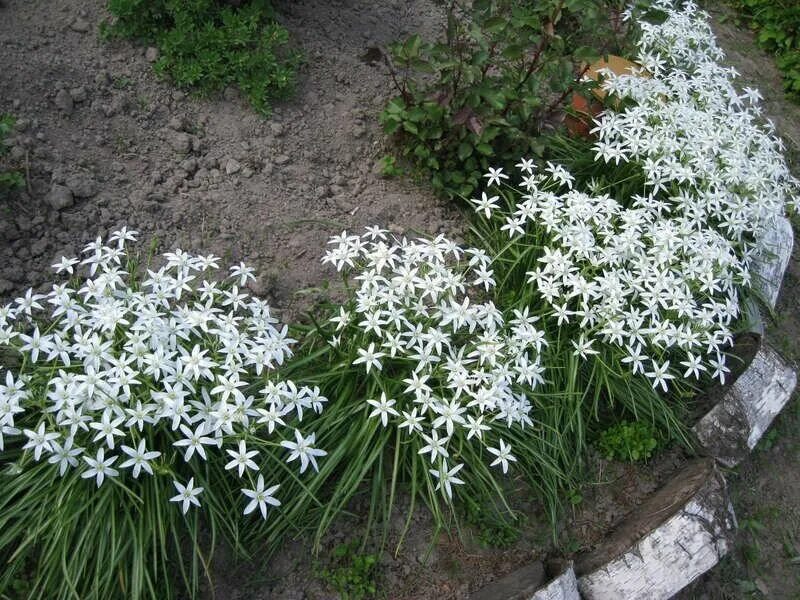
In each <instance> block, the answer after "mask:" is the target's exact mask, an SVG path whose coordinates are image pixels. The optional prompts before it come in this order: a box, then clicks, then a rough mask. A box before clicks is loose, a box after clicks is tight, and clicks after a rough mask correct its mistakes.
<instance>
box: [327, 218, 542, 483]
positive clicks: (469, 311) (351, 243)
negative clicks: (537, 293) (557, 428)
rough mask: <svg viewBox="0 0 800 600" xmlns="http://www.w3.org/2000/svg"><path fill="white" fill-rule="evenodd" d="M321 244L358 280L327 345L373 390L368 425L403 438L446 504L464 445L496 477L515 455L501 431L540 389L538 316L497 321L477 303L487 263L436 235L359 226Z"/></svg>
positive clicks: (484, 294)
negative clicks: (340, 350) (481, 456)
mask: <svg viewBox="0 0 800 600" xmlns="http://www.w3.org/2000/svg"><path fill="white" fill-rule="evenodd" d="M330 243H331V244H333V247H332V248H331V249H330V250H329V251H328V252H327V253H326V255H325V257H324V258H323V261H324V262H327V263H330V264H332V265H334V266H335V267H336V268H337V270H339V271H345V272H347V273H349V274H352V275H353V278H354V279H355V280H356V281H357V282H358V288H357V289H356V290H355V293H354V297H353V298H352V300H351V301H350V303H349V304H348V305H346V306H343V307H341V308H340V312H339V314H338V315H336V316H334V317H333V318H332V319H331V322H332V323H334V324H335V328H336V332H337V333H336V335H335V337H334V338H333V339H332V340H330V342H331V344H332V345H334V346H335V347H339V346H344V345H345V344H356V351H355V352H353V360H352V364H353V365H356V366H359V367H360V368H363V369H364V373H365V374H366V375H368V376H369V375H371V376H372V377H374V378H375V380H376V381H378V382H379V386H378V388H377V389H380V393H376V394H375V397H372V398H368V399H364V402H365V405H364V408H365V411H368V416H369V417H370V418H373V419H377V420H379V421H380V423H381V424H382V426H383V427H389V426H391V427H396V428H399V429H400V430H401V431H402V432H403V434H404V438H405V439H407V440H409V439H410V440H411V442H412V444H413V445H414V447H415V448H416V452H417V453H418V454H419V455H421V456H423V457H424V458H425V460H426V462H428V459H429V463H430V466H431V467H433V468H431V469H430V473H431V475H432V476H433V477H434V478H436V479H437V480H438V481H437V489H441V490H443V492H444V494H445V496H446V497H448V498H450V497H452V486H453V485H454V484H462V483H463V480H462V479H460V478H459V477H457V474H459V471H460V470H461V469H462V468H463V467H464V464H463V463H462V462H459V456H460V455H461V453H462V450H463V444H465V443H466V444H470V443H471V444H477V445H481V446H483V447H485V448H486V449H487V451H488V454H487V458H488V459H489V462H490V465H491V466H498V467H499V468H501V469H502V471H503V472H504V473H505V472H507V470H508V466H509V463H510V462H514V461H515V460H516V457H515V456H514V455H513V454H512V453H511V451H512V449H511V446H510V445H509V444H507V443H506V441H505V440H504V439H503V437H502V435H503V434H502V432H503V430H507V429H510V428H511V427H512V426H515V425H516V426H520V427H525V426H526V425H529V424H531V422H532V421H531V417H530V412H531V405H530V402H529V400H528V398H527V396H526V392H527V393H530V391H531V390H533V389H534V388H536V386H537V385H539V384H540V383H541V382H542V381H543V372H544V367H543V365H542V364H541V351H542V349H543V348H544V347H546V346H547V343H548V342H547V340H546V339H545V337H544V333H543V332H542V331H541V330H540V329H538V328H537V325H536V322H537V320H538V318H537V317H535V316H531V315H530V314H528V312H527V311H514V314H513V318H510V319H508V320H506V319H505V318H504V316H503V313H502V312H501V311H500V310H499V309H498V308H497V307H496V306H495V305H494V303H493V302H492V301H491V299H490V298H491V296H490V295H489V294H488V292H490V291H491V290H492V289H493V287H494V285H495V282H494V279H493V273H492V269H491V268H490V264H491V258H490V257H489V256H488V255H487V254H486V253H485V252H483V251H482V250H479V249H475V248H462V247H460V246H459V245H457V244H456V243H454V242H452V241H450V240H448V239H446V238H445V237H444V236H442V235H440V236H437V237H436V238H434V239H415V240H409V239H407V238H405V237H403V238H400V239H398V238H396V237H393V236H389V235H387V232H386V231H384V230H382V229H379V228H377V227H371V228H367V232H366V233H365V234H363V235H361V236H358V235H348V234H347V232H343V233H342V234H341V235H340V236H337V237H334V238H333V239H332V240H331V242H330ZM489 432H491V433H489ZM490 440H492V441H491V442H490Z"/></svg>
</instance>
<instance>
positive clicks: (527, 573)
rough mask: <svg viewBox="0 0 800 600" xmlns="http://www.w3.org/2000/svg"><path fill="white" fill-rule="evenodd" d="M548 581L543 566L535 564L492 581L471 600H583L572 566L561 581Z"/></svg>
mask: <svg viewBox="0 0 800 600" xmlns="http://www.w3.org/2000/svg"><path fill="white" fill-rule="evenodd" d="M546 581H547V577H546V575H545V571H544V567H543V566H542V563H540V562H536V563H533V564H530V565H526V566H524V567H522V568H520V569H517V570H516V571H514V572H512V573H509V574H508V575H506V576H505V577H502V578H501V579H498V580H497V581H493V582H492V583H490V584H489V585H487V586H485V587H483V588H481V589H480V590H478V591H477V592H475V593H474V594H472V595H471V596H470V600H581V596H580V594H579V593H578V581H577V579H576V578H575V571H574V570H573V568H572V564H571V563H570V564H569V565H567V567H566V568H565V569H564V570H563V571H562V572H561V574H559V576H558V577H555V578H554V579H551V580H550V581H549V582H546Z"/></svg>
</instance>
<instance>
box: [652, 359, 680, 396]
mask: <svg viewBox="0 0 800 600" xmlns="http://www.w3.org/2000/svg"><path fill="white" fill-rule="evenodd" d="M651 362H652V363H653V370H652V371H647V372H646V373H645V375H647V377H649V378H650V379H652V380H653V388H656V387H658V386H659V385H660V386H661V389H663V390H664V391H665V392H666V391H667V389H668V388H667V381H668V380H670V379H675V376H674V375H673V374H672V373H669V372H668V371H669V361H666V362H664V364H663V365H659V364H658V363H657V362H656V361H651Z"/></svg>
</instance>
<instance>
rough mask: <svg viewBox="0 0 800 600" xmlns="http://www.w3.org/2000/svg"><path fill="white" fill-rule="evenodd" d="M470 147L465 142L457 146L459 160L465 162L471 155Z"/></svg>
mask: <svg viewBox="0 0 800 600" xmlns="http://www.w3.org/2000/svg"><path fill="white" fill-rule="evenodd" d="M472 150H473V148H472V146H471V145H470V144H467V143H466V142H461V143H460V144H459V145H458V158H459V160H466V159H467V158H469V157H470V156H471V155H472Z"/></svg>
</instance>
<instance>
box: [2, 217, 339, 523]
mask: <svg viewBox="0 0 800 600" xmlns="http://www.w3.org/2000/svg"><path fill="white" fill-rule="evenodd" d="M135 239H136V232H134V231H129V230H127V229H125V228H123V229H122V230H120V231H117V232H114V233H113V234H112V235H111V237H110V239H109V241H108V245H107V244H106V243H104V242H103V240H102V239H100V238H98V239H97V240H96V241H94V242H92V243H90V244H88V245H87V246H86V248H85V249H84V255H85V257H84V258H83V259H82V260H79V259H77V258H63V259H62V260H61V261H60V262H59V263H58V264H57V265H54V267H55V268H56V270H57V271H58V272H59V273H68V274H69V275H71V276H74V277H73V279H72V281H71V283H62V284H56V285H53V289H52V291H51V292H50V293H48V294H46V295H40V294H35V293H33V292H32V291H31V290H28V292H27V293H26V294H25V295H24V296H23V297H21V298H18V299H17V300H16V301H15V302H14V303H12V304H10V305H7V306H4V307H0V346H9V347H10V348H11V349H12V351H15V355H16V356H17V358H18V361H19V366H18V368H16V369H12V368H7V369H6V372H5V373H4V374H3V373H2V371H0V382H2V383H3V384H2V385H0V452H2V451H3V450H4V448H5V447H6V446H9V445H11V446H14V445H16V447H17V448H19V446H20V445H22V447H21V449H22V450H23V451H25V456H29V453H30V455H32V457H33V460H34V461H40V460H47V461H48V462H49V463H52V464H53V465H56V467H57V468H58V470H59V472H60V474H61V475H62V476H64V475H65V474H66V473H67V472H68V471H69V470H73V469H75V470H78V472H80V475H81V477H83V478H86V479H93V480H94V481H95V482H96V485H97V486H98V487H100V486H101V485H103V483H104V481H106V480H107V479H108V478H112V477H130V478H133V479H138V478H139V477H140V476H141V475H142V474H147V475H150V476H159V475H162V476H164V475H165V476H170V477H173V478H174V485H175V488H176V490H177V492H178V494H177V495H176V496H175V497H174V498H172V500H173V501H175V502H179V503H181V505H182V508H183V511H184V512H186V510H187V509H188V508H189V506H190V505H191V504H194V505H198V506H199V504H200V502H199V496H200V494H201V493H202V492H203V488H202V487H199V486H196V485H195V478H196V477H199V476H200V474H201V473H203V469H202V468H201V467H200V465H201V464H202V462H204V461H206V460H210V459H212V458H219V459H221V460H222V461H223V463H224V468H225V469H227V470H229V471H230V472H231V473H232V474H235V476H236V477H238V478H242V482H243V483H244V482H245V481H248V480H249V481H251V482H252V481H253V480H254V477H255V475H256V474H257V475H258V479H257V484H255V485H253V487H252V488H247V487H245V488H242V490H241V491H242V493H243V494H244V497H245V498H246V499H248V500H249V501H248V504H247V506H246V507H245V509H244V512H245V513H249V512H252V511H254V510H255V509H256V508H259V509H260V511H261V514H262V516H263V517H264V518H266V514H267V505H268V504H269V505H273V506H276V505H278V504H279V501H278V500H277V499H275V498H274V497H273V494H274V493H275V492H276V490H277V488H278V486H277V485H273V486H270V487H268V488H265V487H264V475H265V474H266V475H269V473H264V472H263V468H264V465H265V464H266V461H267V459H268V458H270V457H272V456H275V455H277V454H278V452H281V453H285V452H286V450H288V454H284V458H285V459H286V460H287V461H289V462H291V461H295V460H297V459H299V460H300V465H301V466H300V472H301V473H302V472H303V471H305V470H306V468H307V467H308V465H309V464H311V465H313V466H314V467H315V468H316V457H318V456H322V455H324V454H325V452H324V451H322V450H319V449H316V448H314V440H315V437H314V434H313V433H312V434H310V435H308V436H307V437H306V436H304V435H303V434H302V433H301V432H300V431H298V430H297V429H294V431H293V432H292V431H291V429H288V428H289V425H287V423H289V422H291V421H292V420H295V419H296V421H297V422H300V421H302V419H303V411H304V410H311V411H313V412H316V413H319V412H321V411H322V408H323V405H324V403H325V402H326V399H325V398H324V397H322V396H321V395H320V393H319V390H317V389H310V388H308V387H298V386H297V385H296V384H295V383H294V382H292V381H290V380H280V379H278V378H276V377H275V376H274V373H272V372H271V371H273V370H274V368H275V367H277V366H279V365H281V364H282V363H283V362H284V360H285V359H287V358H288V357H290V356H291V354H292V352H291V348H290V346H291V344H292V342H293V341H294V340H292V339H290V338H289V337H288V335H287V327H286V326H285V325H284V326H282V327H281V326H279V324H278V322H277V320H276V319H275V318H273V317H272V316H271V315H270V309H269V307H268V306H267V304H265V303H264V302H263V301H261V300H259V299H257V298H254V297H251V296H249V295H248V294H247V293H246V292H245V290H244V289H243V286H244V285H245V284H246V283H247V281H248V279H252V278H253V273H252V270H251V269H250V268H248V267H247V266H246V265H245V264H243V263H241V264H239V265H237V266H234V267H232V268H231V269H230V276H229V277H228V279H227V281H220V280H219V278H217V279H215V278H214V277H213V274H214V272H215V271H217V270H218V269H219V265H218V263H219V258H217V257H215V256H213V255H208V256H194V255H191V254H188V253H186V252H182V251H181V250H176V251H174V252H169V253H167V254H165V255H164V259H165V261H164V265H163V266H161V267H160V268H159V269H157V270H147V272H146V277H143V278H142V280H141V281H140V282H137V281H136V278H135V277H134V276H132V275H129V273H127V272H126V271H125V270H124V268H123V266H125V265H126V264H127V261H128V260H129V257H128V255H127V252H126V248H125V244H126V242H128V241H135ZM82 269H83V270H85V271H86V272H87V274H86V275H85V276H84V277H83V278H79V277H78V276H77V273H76V270H82ZM71 284H74V287H71ZM46 306H48V308H47V309H46V308H45V307H46ZM48 311H49V317H47V316H46V315H45V313H46V312H48ZM283 428H286V429H288V430H289V432H290V433H289V434H288V435H287V436H286V437H287V438H288V439H284V440H274V441H269V436H270V435H271V434H273V433H274V432H276V431H278V432H279V433H280V432H281V431H282V430H283ZM255 445H258V446H260V447H261V448H262V449H263V448H265V447H266V448H270V452H269V456H263V455H262V453H261V452H260V451H259V450H257V449H253V446H255ZM281 448H284V449H285V450H281ZM6 449H8V448H6ZM212 455H213V456H212ZM0 456H1V455H0ZM20 464H21V465H24V460H21V461H20ZM186 472H188V473H191V474H194V475H193V476H192V477H191V478H190V479H189V481H188V482H187V483H186V484H185V485H184V484H182V483H180V482H179V481H178V480H177V479H175V478H177V477H178V473H186ZM206 485H213V482H207V483H206Z"/></svg>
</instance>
